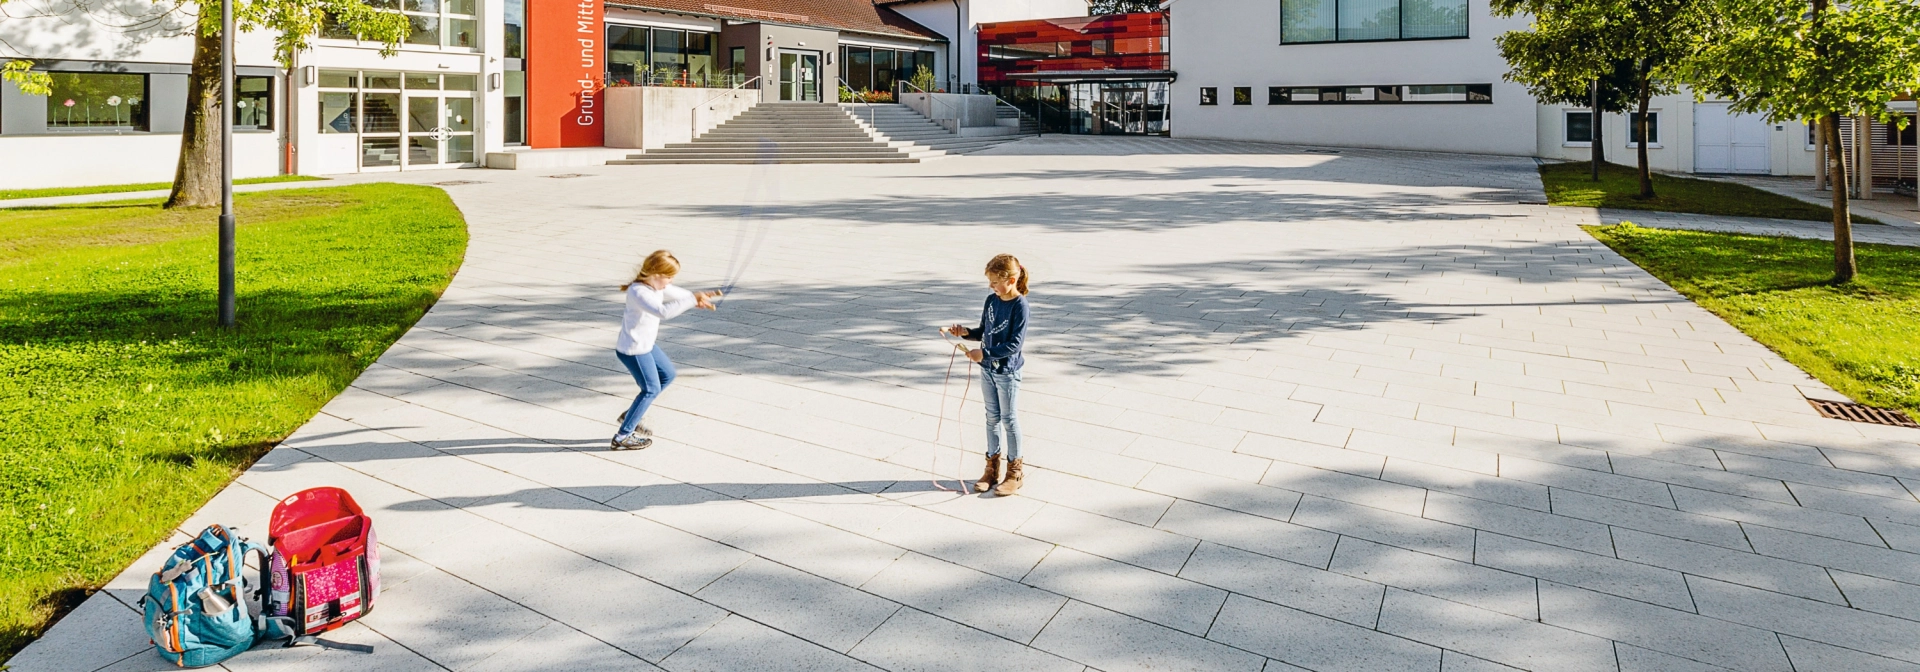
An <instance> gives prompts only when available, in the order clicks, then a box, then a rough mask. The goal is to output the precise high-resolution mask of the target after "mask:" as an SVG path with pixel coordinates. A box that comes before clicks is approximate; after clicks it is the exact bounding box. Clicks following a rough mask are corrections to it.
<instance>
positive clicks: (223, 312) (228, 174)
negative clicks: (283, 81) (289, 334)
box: [220, 0, 234, 328]
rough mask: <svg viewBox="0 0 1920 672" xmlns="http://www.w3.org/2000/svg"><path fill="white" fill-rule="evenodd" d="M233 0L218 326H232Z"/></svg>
mask: <svg viewBox="0 0 1920 672" xmlns="http://www.w3.org/2000/svg"><path fill="white" fill-rule="evenodd" d="M233 3H234V0H220V326H222V327H227V328H232V327H233Z"/></svg>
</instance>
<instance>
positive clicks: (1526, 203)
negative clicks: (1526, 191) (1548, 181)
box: [1520, 201, 1547, 205]
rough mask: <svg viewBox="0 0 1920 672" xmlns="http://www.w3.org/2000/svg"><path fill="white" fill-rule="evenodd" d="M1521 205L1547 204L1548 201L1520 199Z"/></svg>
mask: <svg viewBox="0 0 1920 672" xmlns="http://www.w3.org/2000/svg"><path fill="white" fill-rule="evenodd" d="M1520 204H1521V205H1546V204H1547V202H1546V201H1520Z"/></svg>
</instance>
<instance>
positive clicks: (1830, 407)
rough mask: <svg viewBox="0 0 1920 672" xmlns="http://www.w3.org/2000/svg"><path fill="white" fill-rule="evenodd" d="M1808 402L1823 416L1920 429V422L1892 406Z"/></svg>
mask: <svg viewBox="0 0 1920 672" xmlns="http://www.w3.org/2000/svg"><path fill="white" fill-rule="evenodd" d="M1807 403H1809V404H1813V408H1814V410H1817V411H1820V415H1821V417H1827V418H1833V419H1835V420H1848V421H1852V422H1869V423H1873V424H1876V425H1893V426H1895V427H1908V428H1912V429H1920V422H1914V421H1913V418H1909V417H1907V414H1905V413H1902V412H1900V411H1896V410H1893V409H1891V408H1876V407H1873V406H1868V405H1866V404H1856V403H1853V402H1851V401H1828V400H1826V399H1808V400H1807Z"/></svg>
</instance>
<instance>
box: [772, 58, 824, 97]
mask: <svg viewBox="0 0 1920 672" xmlns="http://www.w3.org/2000/svg"><path fill="white" fill-rule="evenodd" d="M780 100H783V101H789V102H812V103H817V102H820V52H817V51H785V50H782V51H781V52H780Z"/></svg>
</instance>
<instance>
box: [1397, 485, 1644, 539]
mask: <svg viewBox="0 0 1920 672" xmlns="http://www.w3.org/2000/svg"><path fill="white" fill-rule="evenodd" d="M1425 517H1427V518H1431V519H1433V520H1438V521H1441V522H1445V523H1452V524H1455V525H1460V526H1463V527H1471V528H1475V529H1479V530H1487V531H1490V532H1498V533H1500V534H1504V535H1507V536H1510V537H1519V538H1522V539H1531V540H1533V541H1538V542H1542V543H1547V544H1552V545H1555V546H1563V547H1567V548H1572V549H1574V550H1580V551H1586V552H1588V553H1609V552H1611V549H1612V548H1613V542H1612V539H1610V538H1609V537H1608V535H1607V526H1605V525H1602V524H1600V523H1594V522H1589V521H1585V520H1580V519H1578V518H1569V517H1566V516H1557V515H1554V514H1551V513H1545V512H1542V511H1535V510H1532V509H1525V508H1520V507H1516V506H1507V505H1505V504H1498V503H1494V502H1488V501H1482V500H1478V499H1472V498H1468V497H1461V496H1458V495H1450V494H1447V493H1442V492H1435V493H1428V495H1427V508H1426V516H1425Z"/></svg>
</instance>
